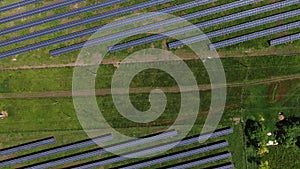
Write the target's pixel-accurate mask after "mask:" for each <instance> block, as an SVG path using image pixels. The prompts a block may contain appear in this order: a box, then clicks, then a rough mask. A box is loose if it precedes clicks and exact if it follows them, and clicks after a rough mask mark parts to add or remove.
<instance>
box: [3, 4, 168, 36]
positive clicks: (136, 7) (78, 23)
mask: <svg viewBox="0 0 300 169" xmlns="http://www.w3.org/2000/svg"><path fill="white" fill-rule="evenodd" d="M169 1H171V0H157V1H147V2H144V3H140V4H136V5H132V6H128V7H124V8H121V9H118V10H114V11H109V12H105V13H102V14H98V15H95V16H91V17H88V18H84V19H81V20H76V21H73V22H69V23H66V24H62V25H60V26H56V27H53V28H50V30H52V31H53V32H57V31H60V30H64V29H69V28H72V27H75V26H81V25H84V24H88V23H91V22H96V21H99V20H101V19H105V18H109V17H113V16H118V15H121V14H125V13H128V12H132V11H134V10H139V9H142V8H146V7H150V6H153V5H158V4H162V3H165V2H169ZM36 24H38V25H39V24H41V23H40V22H38V23H35V22H29V23H25V24H22V25H18V26H15V27H10V28H7V29H4V30H1V31H0V35H5V34H8V33H12V32H16V31H19V30H22V29H26V28H30V27H32V26H36Z"/></svg>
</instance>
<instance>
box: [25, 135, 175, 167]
mask: <svg viewBox="0 0 300 169" xmlns="http://www.w3.org/2000/svg"><path fill="white" fill-rule="evenodd" d="M176 135H177V131H175V130H169V131H166V132H164V133H162V134H160V135H156V136H151V137H146V138H143V139H135V140H131V141H128V142H123V143H119V144H115V145H111V146H109V147H106V148H105V149H97V150H93V151H89V152H83V153H81V154H78V155H72V156H69V157H65V158H63V159H54V160H51V161H48V162H43V163H41V164H36V165H33V166H30V167H28V168H31V169H40V168H48V167H53V166H57V165H60V164H64V163H68V162H73V161H77V160H81V159H85V158H89V157H93V156H97V155H100V154H104V153H106V152H111V151H115V150H123V149H126V148H129V147H134V146H138V145H142V144H146V143H150V142H154V141H158V140H161V139H165V138H168V137H173V136H176Z"/></svg>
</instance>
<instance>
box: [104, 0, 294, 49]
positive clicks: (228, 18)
mask: <svg viewBox="0 0 300 169" xmlns="http://www.w3.org/2000/svg"><path fill="white" fill-rule="evenodd" d="M284 2H285V1H284ZM284 2H278V3H274V4H270V5H266V6H262V7H258V8H254V9H250V10H246V11H243V12H240V13H236V14H232V15H228V16H225V17H220V18H217V19H213V20H210V21H206V22H202V23H198V24H196V25H192V26H187V27H184V28H179V29H175V30H171V31H167V32H163V33H161V34H158V35H152V36H149V37H145V38H141V39H137V40H134V41H130V42H126V43H123V44H119V45H115V46H113V47H111V48H110V49H109V50H110V51H111V52H115V51H118V50H122V49H127V48H130V47H133V46H138V45H142V44H146V43H150V42H154V41H157V40H161V39H164V38H167V37H171V36H175V35H179V34H183V33H187V32H190V31H193V30H197V29H203V28H207V27H209V26H215V25H217V24H221V23H225V22H229V21H233V20H237V19H241V18H244V17H248V16H252V15H257V14H260V13H263V12H268V11H270V10H274V9H279V8H282V7H286V6H290V5H292V4H297V3H299V1H298V0H293V1H289V3H284ZM297 12H298V11H296V12H295V14H296V13H297ZM288 14H290V13H288ZM285 18H286V17H285ZM250 24H251V23H250ZM228 29H229V28H228ZM228 29H227V30H228ZM200 36H201V35H200ZM203 36H205V35H202V37H203ZM196 37H197V36H196ZM202 37H201V38H202ZM191 39H193V37H191ZM189 40H190V39H183V40H181V41H182V42H185V41H187V42H188V41H189ZM187 44H189V43H187ZM168 46H169V47H170V48H175V47H178V46H182V43H180V41H176V42H173V43H170V44H168Z"/></svg>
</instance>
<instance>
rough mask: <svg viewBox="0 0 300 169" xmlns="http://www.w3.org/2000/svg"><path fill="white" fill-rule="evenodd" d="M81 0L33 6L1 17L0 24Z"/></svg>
mask: <svg viewBox="0 0 300 169" xmlns="http://www.w3.org/2000/svg"><path fill="white" fill-rule="evenodd" d="M82 1H84V0H66V1H62V2H59V3H55V4H51V5H47V6H43V7H40V8H35V9H33V10H30V11H26V12H23V13H18V14H15V15H12V16H8V17H6V18H1V20H0V24H3V23H6V22H11V21H14V20H17V19H21V18H24V17H28V16H32V15H36V14H39V13H43V12H47V11H51V10H54V9H57V8H62V7H65V6H68V5H71V4H74V3H77V2H82Z"/></svg>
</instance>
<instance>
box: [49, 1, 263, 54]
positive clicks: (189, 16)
mask: <svg viewBox="0 0 300 169" xmlns="http://www.w3.org/2000/svg"><path fill="white" fill-rule="evenodd" d="M257 1H258V0H249V1H236V2H232V3H229V4H224V5H221V6H217V7H214V8H210V9H206V10H202V11H198V12H195V13H191V14H187V15H184V16H181V18H182V19H178V18H172V19H167V20H164V21H160V22H156V23H153V24H149V25H145V26H140V27H137V28H134V29H130V30H128V31H124V32H119V33H116V34H112V35H107V36H105V37H100V38H96V39H93V40H90V41H87V42H82V43H78V44H74V45H71V46H68V47H64V48H61V49H57V50H53V51H51V52H50V54H51V55H52V56H55V55H60V54H63V53H67V52H71V51H73V50H78V49H81V48H83V47H89V46H94V45H99V44H102V43H105V42H107V41H112V40H116V39H121V38H126V37H130V36H133V35H136V34H139V33H145V32H147V31H150V30H154V29H158V28H163V27H165V26H169V25H172V24H176V23H180V22H183V20H191V19H195V18H199V17H204V16H208V15H212V14H215V13H218V12H223V11H226V10H229V9H234V8H238V7H241V6H244V5H249V4H252V3H255V2H257ZM207 2H208V1H207Z"/></svg>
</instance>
